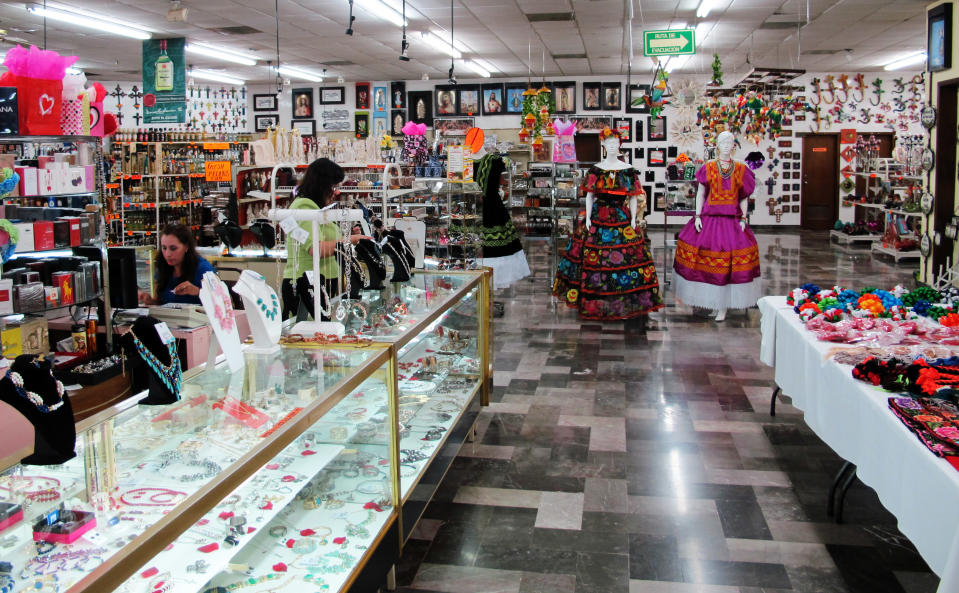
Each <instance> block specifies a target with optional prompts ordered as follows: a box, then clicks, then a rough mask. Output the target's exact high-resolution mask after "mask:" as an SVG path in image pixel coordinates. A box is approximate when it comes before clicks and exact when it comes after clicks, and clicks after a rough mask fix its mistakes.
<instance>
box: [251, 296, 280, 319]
mask: <svg viewBox="0 0 959 593" xmlns="http://www.w3.org/2000/svg"><path fill="white" fill-rule="evenodd" d="M270 301H271V305H270V306H267V304H266V302H265V301H264V300H263V298H262V297H257V299H256V304H257V305H259V307H260V311H263V316H264V317H266V318H267V319H269V320H270V321H275V320H276V314H277V313H279V311H280V303H279V302H278V301H277V300H276V294H275V293H271V294H270Z"/></svg>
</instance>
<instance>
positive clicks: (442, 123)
mask: <svg viewBox="0 0 959 593" xmlns="http://www.w3.org/2000/svg"><path fill="white" fill-rule="evenodd" d="M475 125H476V120H475V119H474V118H472V117H437V118H436V119H434V120H433V129H434V130H435V131H436V135H437V136H440V135H443V136H466V131H467V130H469V129H470V128H472V127H473V126H475Z"/></svg>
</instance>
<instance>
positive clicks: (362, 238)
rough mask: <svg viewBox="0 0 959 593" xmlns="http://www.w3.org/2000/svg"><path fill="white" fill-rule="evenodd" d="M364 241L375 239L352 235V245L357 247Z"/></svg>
mask: <svg viewBox="0 0 959 593" xmlns="http://www.w3.org/2000/svg"><path fill="white" fill-rule="evenodd" d="M364 239H366V240H369V241H372V240H373V237H368V236H367V235H350V245H356V244H357V243H359V242H360V241H362V240H364Z"/></svg>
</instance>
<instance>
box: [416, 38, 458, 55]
mask: <svg viewBox="0 0 959 593" xmlns="http://www.w3.org/2000/svg"><path fill="white" fill-rule="evenodd" d="M421 39H422V40H423V41H424V42H425V43H426V44H427V45H430V46H432V47H433V48H435V49H438V50H440V51H441V52H443V53H444V54H446V55H448V56H451V57H453V58H462V57H463V54H462V52H460V51H459V50H458V49H456V48H455V47H451V46H450V42H449V41H447V40H445V39H443V38H442V37H440V36H439V35H438V34H437V33H435V32H431V33H423V35H422V36H421Z"/></svg>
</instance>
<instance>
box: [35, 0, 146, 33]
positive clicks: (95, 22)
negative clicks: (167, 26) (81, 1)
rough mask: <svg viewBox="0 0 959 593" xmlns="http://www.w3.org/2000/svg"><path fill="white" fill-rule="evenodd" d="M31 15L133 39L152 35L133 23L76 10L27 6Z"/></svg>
mask: <svg viewBox="0 0 959 593" xmlns="http://www.w3.org/2000/svg"><path fill="white" fill-rule="evenodd" d="M27 10H28V11H30V12H31V13H33V14H35V15H37V16H41V17H45V18H48V19H50V20H53V21H63V22H65V23H69V24H71V25H77V26H79V27H86V28H88V29H94V30H97V31H101V32H103V33H113V34H114V35H121V36H123V37H132V38H133V39H150V37H152V35H151V34H150V32H149V31H147V30H146V29H145V28H143V27H141V26H140V25H134V24H133V23H125V22H123V21H118V20H116V19H112V18H108V17H105V16H103V15H99V14H93V13H85V12H80V11H77V10H74V9H67V8H53V7H51V6H47V7H43V6H39V5H36V4H27Z"/></svg>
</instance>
